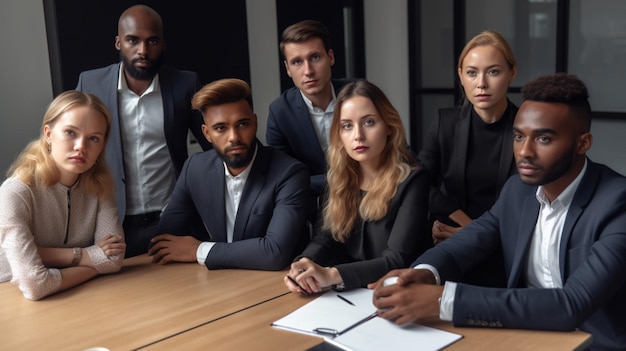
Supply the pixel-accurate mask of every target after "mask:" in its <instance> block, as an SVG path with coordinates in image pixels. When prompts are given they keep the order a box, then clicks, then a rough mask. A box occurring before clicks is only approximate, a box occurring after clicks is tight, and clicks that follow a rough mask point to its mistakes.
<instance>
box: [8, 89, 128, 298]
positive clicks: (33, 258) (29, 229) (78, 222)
mask: <svg viewBox="0 0 626 351" xmlns="http://www.w3.org/2000/svg"><path fill="white" fill-rule="evenodd" d="M110 129H111V117H110V115H109V112H108V110H107V108H106V106H105V105H104V104H103V103H102V101H100V99H98V98H97V97H95V96H93V95H90V94H85V93H81V92H78V91H73V90H72V91H67V92H64V93H62V94H60V95H59V96H58V97H57V98H56V99H54V100H53V101H52V103H51V104H50V105H49V107H48V110H47V111H46V114H45V115H44V119H43V122H42V126H41V134H40V136H39V139H37V140H35V141H32V142H31V143H30V144H28V146H27V147H26V148H25V149H24V151H22V153H21V154H20V155H19V156H18V158H17V159H16V161H15V162H14V163H13V165H12V166H11V168H10V169H9V172H8V174H7V176H8V178H7V179H6V180H5V181H4V182H3V183H2V186H0V245H1V246H0V282H5V281H9V280H10V281H11V282H13V283H15V284H17V286H18V287H19V289H20V290H21V291H22V293H23V295H24V297H26V298H28V299H31V300H39V299H41V298H43V297H45V296H48V295H50V294H53V293H55V292H58V291H61V290H65V289H68V288H70V287H73V286H75V285H78V284H81V283H83V282H85V281H87V280H89V279H91V278H94V277H95V276H97V275H98V274H102V273H112V272H117V271H119V270H120V268H121V265H122V259H123V258H124V252H125V248H126V244H125V243H124V233H123V231H122V228H121V225H120V223H119V222H118V218H117V208H116V206H115V202H114V200H113V181H112V179H111V176H110V175H109V171H108V169H107V167H106V165H105V162H104V154H103V150H104V147H105V145H106V142H107V139H108V136H109V130H110Z"/></svg>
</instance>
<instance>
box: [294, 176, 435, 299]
mask: <svg viewBox="0 0 626 351" xmlns="http://www.w3.org/2000/svg"><path fill="white" fill-rule="evenodd" d="M429 184H430V179H429V177H428V172H426V171H425V170H424V169H423V168H421V167H420V168H418V169H417V170H415V171H413V172H412V173H411V174H410V175H409V176H408V177H407V179H405V180H404V181H403V182H402V183H401V184H400V185H399V186H398V190H397V193H396V195H395V196H394V197H393V198H392V199H391V202H390V204H389V210H388V212H387V215H386V216H385V217H384V218H383V219H380V220H378V221H374V222H362V223H361V227H360V230H356V231H354V232H353V233H352V234H351V235H350V237H349V238H348V239H347V240H346V242H345V243H340V242H338V241H335V240H334V239H333V238H332V235H331V234H330V233H329V232H326V231H321V230H320V231H318V233H317V234H316V235H315V236H314V237H313V239H312V240H311V242H310V243H309V245H308V246H307V248H306V250H304V252H303V253H302V254H301V255H300V256H299V257H297V258H296V260H297V259H300V257H308V258H310V259H311V260H313V261H314V262H316V263H317V264H320V265H323V266H329V265H332V266H335V267H336V268H337V270H339V274H341V277H342V279H343V282H344V286H345V287H346V288H347V289H352V288H358V287H365V285H367V284H368V283H372V282H374V281H376V280H377V279H379V278H380V277H382V276H383V275H385V273H387V272H389V271H390V270H392V269H397V268H404V267H408V265H409V264H410V263H411V262H413V260H414V259H415V258H416V257H417V256H419V255H420V254H421V253H422V252H424V251H425V250H426V249H428V248H429V247H431V242H432V239H431V233H430V228H429V226H428V187H429Z"/></svg>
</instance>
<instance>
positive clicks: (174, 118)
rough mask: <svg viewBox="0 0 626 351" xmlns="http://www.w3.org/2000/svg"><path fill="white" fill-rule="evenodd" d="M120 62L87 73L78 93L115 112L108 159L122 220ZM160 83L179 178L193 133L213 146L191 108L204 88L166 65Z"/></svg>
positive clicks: (186, 73)
mask: <svg viewBox="0 0 626 351" xmlns="http://www.w3.org/2000/svg"><path fill="white" fill-rule="evenodd" d="M119 70H120V63H115V64H112V65H109V66H107V67H103V68H98V69H94V70H90V71H85V72H82V73H81V74H80V77H79V78H78V85H77V86H76V90H79V91H82V92H85V93H91V94H94V95H96V96H97V97H99V98H100V99H101V100H102V101H103V102H104V104H105V105H106V106H107V108H108V109H109V112H110V113H111V119H112V121H111V122H112V123H111V133H110V136H109V141H108V142H107V146H106V160H107V164H108V166H109V168H110V169H111V174H112V175H113V180H114V181H115V200H116V203H117V207H118V216H119V218H120V221H123V220H124V216H125V214H126V186H125V184H126V177H125V173H124V160H123V155H124V152H123V145H122V133H121V129H120V116H119V112H118V94H117V83H118V79H119ZM159 84H160V87H161V96H162V98H163V117H164V118H163V130H164V131H165V140H166V142H167V147H168V149H169V152H170V156H171V158H172V164H173V166H174V169H175V171H176V175H178V174H179V173H180V170H181V169H182V167H183V163H184V162H185V160H186V159H187V154H188V152H187V135H188V131H189V130H191V132H192V133H193V135H194V136H195V138H196V139H197V140H198V143H199V144H200V146H201V147H202V149H203V150H208V149H210V148H211V144H210V143H209V142H208V141H207V140H206V138H205V137H204V135H203V134H202V127H201V126H202V123H204V122H203V119H202V115H201V114H200V113H199V112H198V111H194V110H192V109H191V98H192V97H193V95H194V94H195V93H196V91H197V90H198V88H199V87H200V80H199V79H198V75H197V74H196V73H194V72H190V71H181V70H177V69H175V68H172V67H168V66H162V67H161V69H160V70H159Z"/></svg>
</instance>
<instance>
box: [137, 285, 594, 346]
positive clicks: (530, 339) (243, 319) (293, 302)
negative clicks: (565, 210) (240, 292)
mask: <svg viewBox="0 0 626 351" xmlns="http://www.w3.org/2000/svg"><path fill="white" fill-rule="evenodd" d="M309 301H311V299H310V298H307V297H303V296H301V295H299V294H291V293H290V294H287V295H284V296H281V297H278V298H276V299H273V300H270V301H268V302H265V303H263V304H260V305H257V306H254V307H251V308H249V309H246V310H244V311H241V312H239V313H236V314H233V315H230V316H228V317H226V318H223V319H220V320H217V321H215V322H212V323H208V324H205V325H203V326H201V327H198V328H195V329H193V330H190V331H187V332H185V333H182V334H179V335H175V336H173V337H171V338H168V339H165V340H163V341H161V342H159V343H157V344H153V345H150V346H149V347H146V348H145V349H142V350H145V351H161V350H163V351H164V350H174V349H180V350H201V349H211V350H245V349H249V348H251V347H252V348H253V349H254V350H306V349H309V348H311V347H314V346H315V345H317V344H320V343H321V342H322V341H323V339H321V338H318V337H314V336H309V335H305V334H300V333H296V332H290V331H285V330H281V329H276V328H274V327H272V326H271V323H272V322H274V321H276V320H278V319H279V318H281V317H283V316H285V315H287V314H288V313H290V312H292V311H294V310H295V309H297V308H298V307H300V306H302V305H304V304H306V303H307V302H309ZM423 324H424V325H427V326H431V327H434V328H438V329H442V330H447V331H450V332H453V333H456V334H461V335H463V338H462V339H460V340H459V341H457V342H456V343H454V344H452V345H450V346H448V347H447V348H446V349H445V350H446V351H448V350H450V351H455V350H507V351H516V350H533V351H542V350H546V351H548V350H549V351H557V350H582V349H584V348H585V347H587V346H589V344H590V343H591V335H589V334H587V333H584V332H580V331H575V332H549V331H533V330H515V329H490V328H455V327H454V326H452V324H451V323H449V322H442V321H439V320H437V321H432V322H428V323H423ZM407 349H414V348H413V347H409V348H407Z"/></svg>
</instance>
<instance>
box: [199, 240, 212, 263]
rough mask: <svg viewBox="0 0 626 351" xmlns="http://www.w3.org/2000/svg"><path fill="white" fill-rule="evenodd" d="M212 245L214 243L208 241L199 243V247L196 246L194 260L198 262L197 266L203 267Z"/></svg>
mask: <svg viewBox="0 0 626 351" xmlns="http://www.w3.org/2000/svg"><path fill="white" fill-rule="evenodd" d="M213 245H215V243H214V242H210V241H203V242H201V243H200V246H198V250H197V251H196V260H198V263H199V264H201V265H203V266H204V263H205V262H206V258H207V257H209V252H210V251H211V249H212V248H213Z"/></svg>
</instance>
